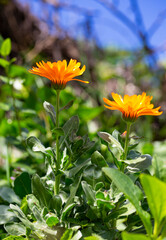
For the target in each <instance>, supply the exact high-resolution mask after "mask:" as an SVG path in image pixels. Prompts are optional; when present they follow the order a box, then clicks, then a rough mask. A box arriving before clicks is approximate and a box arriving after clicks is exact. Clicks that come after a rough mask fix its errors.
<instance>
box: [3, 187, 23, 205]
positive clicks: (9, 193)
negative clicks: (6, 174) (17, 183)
mask: <svg viewBox="0 0 166 240" xmlns="http://www.w3.org/2000/svg"><path fill="white" fill-rule="evenodd" d="M0 197H1V198H2V199H3V200H4V201H7V202H8V203H17V204H20V203H21V201H20V199H19V197H18V196H17V195H16V194H15V192H14V191H13V189H11V188H9V187H2V188H0Z"/></svg>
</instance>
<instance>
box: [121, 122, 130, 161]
mask: <svg viewBox="0 0 166 240" xmlns="http://www.w3.org/2000/svg"><path fill="white" fill-rule="evenodd" d="M130 127H131V123H127V133H126V139H125V147H124V157H123V160H126V158H127V151H128V144H129V134H130Z"/></svg>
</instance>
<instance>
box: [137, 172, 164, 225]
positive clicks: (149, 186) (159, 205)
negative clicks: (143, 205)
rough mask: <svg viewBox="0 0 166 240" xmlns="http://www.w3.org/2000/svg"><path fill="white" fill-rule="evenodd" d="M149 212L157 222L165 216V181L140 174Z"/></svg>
mask: <svg viewBox="0 0 166 240" xmlns="http://www.w3.org/2000/svg"><path fill="white" fill-rule="evenodd" d="M140 179H141V183H142V185H143V188H144V191H145V194H146V196H147V200H148V204H149V207H150V210H151V213H152V215H153V217H154V219H155V221H156V222H157V223H158V225H159V224H160V223H161V221H162V220H163V218H164V217H166V204H165V203H166V183H164V182H162V181H160V180H159V179H157V178H155V177H152V176H149V175H145V174H142V175H141V176H140Z"/></svg>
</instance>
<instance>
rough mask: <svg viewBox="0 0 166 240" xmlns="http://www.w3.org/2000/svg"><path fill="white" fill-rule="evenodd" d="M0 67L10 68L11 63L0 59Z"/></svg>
mask: <svg viewBox="0 0 166 240" xmlns="http://www.w3.org/2000/svg"><path fill="white" fill-rule="evenodd" d="M0 66H2V67H3V68H6V67H7V66H9V62H8V61H7V60H5V59H3V58H0Z"/></svg>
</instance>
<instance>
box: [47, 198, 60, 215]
mask: <svg viewBox="0 0 166 240" xmlns="http://www.w3.org/2000/svg"><path fill="white" fill-rule="evenodd" d="M49 206H50V208H51V209H52V210H56V212H57V214H58V215H59V214H60V211H61V210H62V199H61V197H60V196H59V195H54V196H53V197H52V198H51V199H50V203H49Z"/></svg>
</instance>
